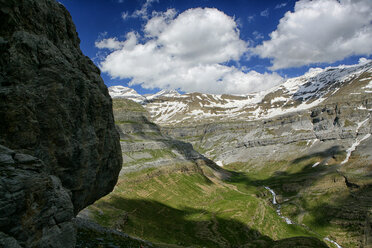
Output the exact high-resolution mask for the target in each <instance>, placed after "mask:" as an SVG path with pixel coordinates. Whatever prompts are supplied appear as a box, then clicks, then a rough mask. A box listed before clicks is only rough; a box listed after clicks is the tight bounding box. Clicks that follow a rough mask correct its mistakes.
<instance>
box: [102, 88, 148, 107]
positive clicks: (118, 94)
mask: <svg viewBox="0 0 372 248" xmlns="http://www.w3.org/2000/svg"><path fill="white" fill-rule="evenodd" d="M108 90H109V94H110V96H111V97H112V98H127V99H130V100H132V101H135V102H138V103H143V102H144V101H145V100H146V98H145V97H144V96H142V95H140V94H138V93H137V91H135V90H134V89H131V88H128V87H125V86H121V85H116V86H111V87H109V88H108Z"/></svg>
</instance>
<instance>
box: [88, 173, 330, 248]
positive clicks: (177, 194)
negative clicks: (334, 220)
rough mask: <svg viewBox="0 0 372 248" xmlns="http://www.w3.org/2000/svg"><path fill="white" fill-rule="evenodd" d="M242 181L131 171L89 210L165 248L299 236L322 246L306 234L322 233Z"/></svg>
mask: <svg viewBox="0 0 372 248" xmlns="http://www.w3.org/2000/svg"><path fill="white" fill-rule="evenodd" d="M241 179H242V178H241V177H240V174H235V176H233V178H232V179H231V181H230V182H223V181H221V180H219V179H215V178H213V177H212V178H211V177H210V178H207V177H205V176H204V175H203V174H202V173H198V172H197V170H193V169H190V168H186V167H181V168H179V170H177V171H175V170H172V171H170V170H169V168H167V167H163V168H162V169H148V170H145V171H141V172H135V173H132V174H129V175H128V174H127V175H126V176H125V177H124V178H122V179H120V181H119V183H118V185H117V187H116V189H115V191H114V192H113V193H112V194H110V195H109V196H107V197H105V198H103V199H101V200H99V201H98V202H97V203H96V204H94V206H92V207H91V208H90V209H91V211H92V212H93V213H94V217H95V219H96V221H97V222H99V223H100V224H102V225H104V226H110V227H114V228H116V229H119V230H122V231H123V232H125V233H128V234H130V235H132V236H136V237H140V238H142V239H146V240H149V241H151V242H153V243H155V244H157V245H159V246H162V247H189V246H192V247H272V246H274V245H275V247H287V246H286V245H288V244H292V243H293V242H300V241H299V240H303V242H302V243H304V244H306V242H308V243H309V244H312V245H310V246H304V247H322V244H323V243H322V242H319V240H317V239H308V238H304V237H303V236H313V237H317V238H322V237H321V236H320V235H317V234H315V233H313V232H311V231H309V230H307V229H306V228H304V227H303V226H301V225H288V224H286V222H285V221H284V220H283V219H281V218H279V217H278V215H277V213H276V209H275V207H274V206H273V205H272V204H271V201H272V197H271V194H270V193H269V192H268V191H267V190H266V189H264V188H263V187H257V186H255V185H249V184H247V182H245V181H244V180H241ZM296 236H300V238H298V239H297V241H296V240H292V239H290V240H287V241H286V240H284V241H283V240H281V239H285V238H289V237H296ZM275 240H281V241H280V242H275ZM300 243H301V242H300ZM323 245H324V244H323Z"/></svg>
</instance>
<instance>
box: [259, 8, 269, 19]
mask: <svg viewBox="0 0 372 248" xmlns="http://www.w3.org/2000/svg"><path fill="white" fill-rule="evenodd" d="M269 14H270V13H269V9H265V10H263V11H261V13H260V15H261V16H264V17H268V16H269Z"/></svg>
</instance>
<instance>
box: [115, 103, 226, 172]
mask: <svg viewBox="0 0 372 248" xmlns="http://www.w3.org/2000/svg"><path fill="white" fill-rule="evenodd" d="M113 111H114V116H115V124H116V126H117V129H118V131H119V134H120V145H121V148H122V151H123V167H122V169H121V173H120V174H125V173H129V172H134V171H140V170H143V169H147V168H157V167H162V166H172V167H173V166H175V165H177V166H181V167H182V166H183V165H185V166H186V167H187V166H192V167H194V168H195V169H200V167H202V166H204V165H206V166H209V167H211V168H212V169H213V171H214V173H216V176H217V177H226V175H224V173H225V172H224V171H223V170H220V168H219V167H218V166H217V165H216V164H215V163H214V162H213V161H211V160H209V159H207V158H206V157H204V156H203V155H201V154H200V153H198V152H197V151H195V150H194V149H193V147H192V145H191V144H190V143H186V142H182V141H179V140H175V139H173V138H171V137H169V136H166V135H164V134H163V133H162V132H161V131H160V128H159V127H158V126H157V125H156V124H155V123H153V122H150V121H149V120H148V117H149V115H148V112H147V111H146V110H145V109H144V108H143V107H142V106H141V105H140V104H138V103H135V102H132V101H130V100H127V99H123V98H116V99H114V100H113ZM177 170H178V169H177Z"/></svg>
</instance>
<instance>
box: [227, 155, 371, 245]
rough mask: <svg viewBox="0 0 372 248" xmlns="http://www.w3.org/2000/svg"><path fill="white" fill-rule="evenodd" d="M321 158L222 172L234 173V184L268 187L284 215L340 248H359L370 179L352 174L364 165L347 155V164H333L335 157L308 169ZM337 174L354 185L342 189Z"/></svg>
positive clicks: (338, 159)
mask: <svg viewBox="0 0 372 248" xmlns="http://www.w3.org/2000/svg"><path fill="white" fill-rule="evenodd" d="M324 155H325V154H314V155H312V156H306V157H301V158H297V159H295V160H292V161H279V162H272V163H268V164H266V165H265V166H261V167H257V166H255V165H252V164H248V163H236V164H230V165H229V166H228V168H229V169H230V170H233V171H237V172H236V176H235V178H234V180H235V181H238V182H242V183H245V184H246V185H249V186H255V187H260V186H262V185H267V186H269V187H270V188H272V189H274V191H275V192H276V193H277V194H278V195H279V196H278V201H279V203H281V204H282V209H281V210H282V213H283V215H284V216H286V217H289V218H290V219H291V220H293V221H295V222H296V223H301V224H304V225H306V226H307V227H308V228H309V230H310V231H312V232H314V233H316V234H318V235H319V236H321V237H325V236H328V237H330V238H332V239H333V240H336V241H337V242H338V243H339V244H341V245H342V246H343V247H362V246H363V244H362V243H363V241H362V240H361V235H362V234H363V233H364V230H363V229H364V226H363V225H364V222H365V218H366V217H365V214H366V212H367V211H368V209H370V206H371V203H372V202H371V200H372V193H371V182H372V179H371V178H370V177H369V179H368V178H367V177H366V176H365V172H363V173H360V174H358V173H355V172H356V171H358V169H360V168H367V165H362V164H363V163H368V162H363V158H359V157H353V158H352V159H351V160H350V162H349V163H348V164H346V165H344V166H339V163H340V162H341V161H342V160H343V158H344V156H345V155H344V153H340V154H336V155H335V157H334V158H332V159H330V160H329V161H328V163H327V164H320V165H318V166H316V167H312V165H313V164H314V163H315V162H318V161H322V160H324ZM343 176H347V177H349V180H350V179H351V180H352V181H353V182H357V183H358V184H359V186H358V187H356V188H350V187H347V185H346V183H345V179H344V177H343ZM329 245H330V246H331V247H332V245H331V244H329Z"/></svg>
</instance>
